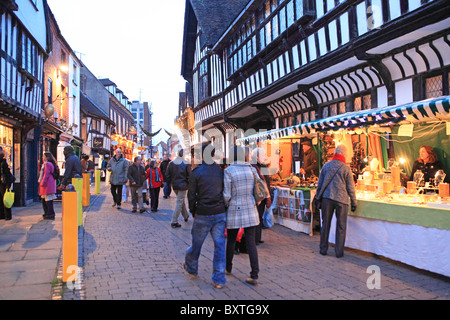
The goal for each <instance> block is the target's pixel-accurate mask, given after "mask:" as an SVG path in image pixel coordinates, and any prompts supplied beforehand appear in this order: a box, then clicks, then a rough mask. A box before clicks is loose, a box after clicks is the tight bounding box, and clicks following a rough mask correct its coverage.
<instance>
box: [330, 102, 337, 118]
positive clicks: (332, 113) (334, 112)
mask: <svg viewBox="0 0 450 320" xmlns="http://www.w3.org/2000/svg"><path fill="white" fill-rule="evenodd" d="M335 115H337V104H336V103H333V104H332V105H331V106H330V116H335Z"/></svg>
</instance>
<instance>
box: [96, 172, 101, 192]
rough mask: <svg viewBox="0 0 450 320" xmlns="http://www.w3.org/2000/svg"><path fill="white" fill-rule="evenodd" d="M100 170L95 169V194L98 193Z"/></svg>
mask: <svg viewBox="0 0 450 320" xmlns="http://www.w3.org/2000/svg"><path fill="white" fill-rule="evenodd" d="M100 172H101V170H98V169H97V170H95V194H100Z"/></svg>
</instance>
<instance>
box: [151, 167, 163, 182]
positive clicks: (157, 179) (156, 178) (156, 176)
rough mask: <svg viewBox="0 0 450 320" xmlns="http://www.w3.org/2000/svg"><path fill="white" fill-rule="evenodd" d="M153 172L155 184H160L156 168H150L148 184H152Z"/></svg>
mask: <svg viewBox="0 0 450 320" xmlns="http://www.w3.org/2000/svg"><path fill="white" fill-rule="evenodd" d="M153 170H154V171H155V182H161V178H160V176H159V172H158V169H157V168H150V183H151V182H152V175H153Z"/></svg>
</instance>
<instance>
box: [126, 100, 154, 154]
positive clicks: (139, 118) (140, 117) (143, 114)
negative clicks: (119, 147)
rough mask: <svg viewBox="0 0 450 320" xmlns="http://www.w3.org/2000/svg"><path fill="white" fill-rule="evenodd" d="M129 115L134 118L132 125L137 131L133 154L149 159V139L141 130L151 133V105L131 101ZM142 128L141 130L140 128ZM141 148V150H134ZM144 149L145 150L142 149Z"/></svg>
mask: <svg viewBox="0 0 450 320" xmlns="http://www.w3.org/2000/svg"><path fill="white" fill-rule="evenodd" d="M130 110H131V113H132V114H133V116H134V117H135V119H134V125H135V127H136V130H137V144H136V146H135V152H134V153H135V154H136V155H137V154H139V155H141V156H143V157H145V158H149V157H150V152H149V147H150V145H151V144H150V143H151V138H150V137H149V136H147V135H146V134H145V133H144V131H143V130H142V128H143V129H144V130H145V131H147V132H149V133H152V115H153V113H152V111H151V105H149V104H148V102H139V101H133V102H132V103H131V108H130ZM141 127H142V128H141ZM136 148H141V149H136ZM143 148H145V149H143Z"/></svg>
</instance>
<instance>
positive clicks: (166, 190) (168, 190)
mask: <svg viewBox="0 0 450 320" xmlns="http://www.w3.org/2000/svg"><path fill="white" fill-rule="evenodd" d="M169 163H170V159H169V156H168V155H166V154H165V155H164V160H163V161H162V162H161V163H160V164H159V168H160V169H161V173H162V175H163V177H164V189H163V193H164V196H163V198H164V199H167V198H169V197H170V193H171V191H172V190H171V184H170V180H169V179H166V172H167V167H168V166H169Z"/></svg>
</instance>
